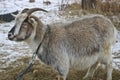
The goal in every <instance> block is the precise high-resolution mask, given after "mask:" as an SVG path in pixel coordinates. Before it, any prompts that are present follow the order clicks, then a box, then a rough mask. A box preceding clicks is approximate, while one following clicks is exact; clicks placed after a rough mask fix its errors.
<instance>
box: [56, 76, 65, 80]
mask: <svg viewBox="0 0 120 80" xmlns="http://www.w3.org/2000/svg"><path fill="white" fill-rule="evenodd" d="M57 80H66V76H60V75H58V76H57Z"/></svg>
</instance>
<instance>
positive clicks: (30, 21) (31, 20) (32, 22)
mask: <svg viewBox="0 0 120 80" xmlns="http://www.w3.org/2000/svg"><path fill="white" fill-rule="evenodd" d="M28 22H29V23H30V24H32V25H35V23H36V21H35V19H34V18H29V19H28Z"/></svg>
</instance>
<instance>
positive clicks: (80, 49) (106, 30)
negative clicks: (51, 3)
mask: <svg viewBox="0 0 120 80" xmlns="http://www.w3.org/2000/svg"><path fill="white" fill-rule="evenodd" d="M35 11H44V12H47V11H46V10H44V9H41V8H32V9H24V10H23V11H22V12H21V13H20V14H18V15H17V17H16V23H15V25H14V27H13V28H12V29H11V30H10V31H9V33H8V39H9V40H12V41H18V42H19V41H25V42H26V43H28V45H30V47H31V49H33V51H35V50H36V49H37V47H38V45H39V44H40V43H41V47H40V49H39V52H38V54H37V56H38V57H39V59H40V60H41V61H42V62H44V63H45V64H46V65H50V66H52V67H53V68H54V69H55V70H57V71H58V73H59V77H58V80H60V79H61V78H62V79H63V80H66V78H67V75H68V73H69V69H76V70H84V69H88V72H87V74H86V75H85V77H84V79H88V78H92V77H93V74H94V72H95V70H96V69H97V66H98V63H102V64H105V65H106V70H107V77H106V78H107V79H106V80H112V46H113V45H114V43H115V41H116V35H117V30H116V28H115V27H114V25H113V24H112V22H111V21H110V20H109V19H108V18H106V17H104V16H102V15H91V16H89V17H88V16H85V17H83V18H80V19H78V20H74V21H71V22H68V23H61V24H58V23H55V24H43V23H42V21H41V20H39V19H38V17H36V16H35V15H32V13H33V12H35Z"/></svg>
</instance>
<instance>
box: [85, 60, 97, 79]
mask: <svg viewBox="0 0 120 80" xmlns="http://www.w3.org/2000/svg"><path fill="white" fill-rule="evenodd" d="M97 68H98V62H96V63H95V64H94V65H92V66H91V67H90V68H89V69H88V71H87V73H86V75H85V76H84V78H83V79H84V80H86V79H88V80H90V79H92V78H93V75H94V72H95V70H96V69H97Z"/></svg>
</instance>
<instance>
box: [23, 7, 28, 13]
mask: <svg viewBox="0 0 120 80" xmlns="http://www.w3.org/2000/svg"><path fill="white" fill-rule="evenodd" d="M28 10H29V9H28V8H25V9H23V10H22V12H21V13H25V12H27V11H28Z"/></svg>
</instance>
